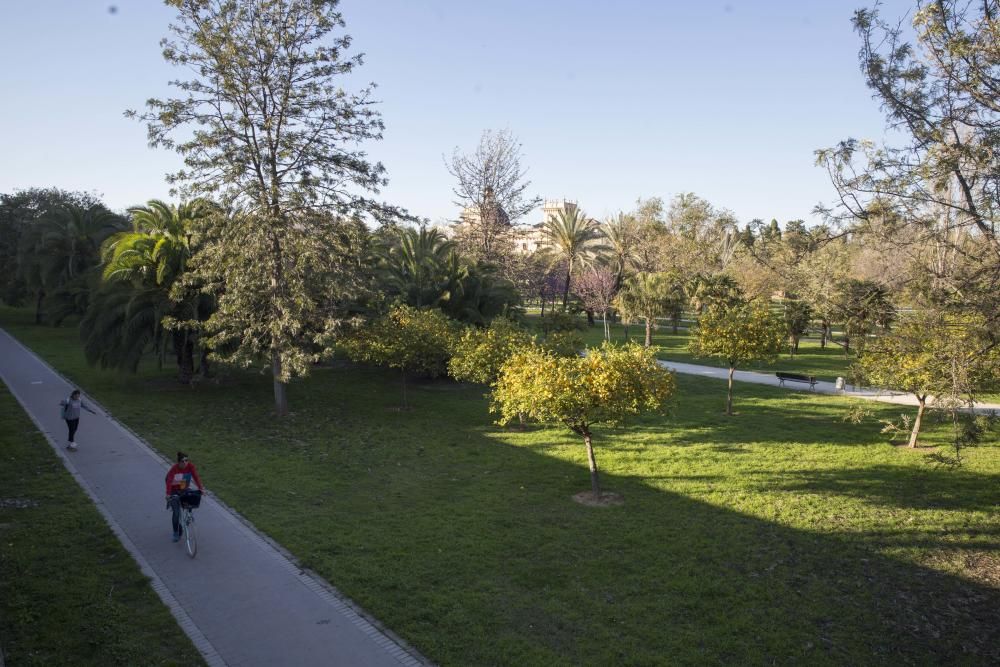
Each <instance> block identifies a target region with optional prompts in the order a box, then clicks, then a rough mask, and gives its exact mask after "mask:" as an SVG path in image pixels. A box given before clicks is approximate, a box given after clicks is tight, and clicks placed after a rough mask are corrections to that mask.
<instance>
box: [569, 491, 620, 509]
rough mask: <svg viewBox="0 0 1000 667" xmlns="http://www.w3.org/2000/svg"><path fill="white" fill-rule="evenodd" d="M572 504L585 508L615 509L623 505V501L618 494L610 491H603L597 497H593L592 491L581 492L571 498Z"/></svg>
mask: <svg viewBox="0 0 1000 667" xmlns="http://www.w3.org/2000/svg"><path fill="white" fill-rule="evenodd" d="M573 502H577V503H580V504H581V505H586V506H587V507H617V506H618V505H624V504H625V499H624V498H622V497H621V495H620V494H618V493H613V492H611V491H605V492H603V493H601V495H599V496H597V495H594V492H593V491H581V492H580V493H577V494H576V495H574V496H573Z"/></svg>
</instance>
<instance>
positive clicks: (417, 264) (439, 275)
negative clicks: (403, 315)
mask: <svg viewBox="0 0 1000 667" xmlns="http://www.w3.org/2000/svg"><path fill="white" fill-rule="evenodd" d="M454 250H455V244H454V243H453V242H452V241H449V240H448V239H447V238H446V237H445V236H444V234H442V233H441V232H440V231H439V230H437V229H434V228H430V229H428V228H427V227H426V226H425V225H421V226H420V228H419V229H413V228H412V227H406V228H403V229H400V230H399V231H398V234H397V235H396V238H394V239H392V240H391V242H390V243H389V244H388V245H387V246H386V247H385V248H383V250H382V253H381V269H382V271H381V273H382V278H383V280H384V282H385V284H386V287H387V288H388V291H389V292H390V293H391V294H394V295H396V296H397V297H399V299H400V300H401V301H402V302H403V303H406V304H408V305H410V306H413V307H415V308H422V307H424V306H433V305H437V302H438V301H439V300H440V299H441V296H442V294H443V293H444V292H445V291H447V283H448V266H449V262H450V260H451V257H452V255H453V254H454Z"/></svg>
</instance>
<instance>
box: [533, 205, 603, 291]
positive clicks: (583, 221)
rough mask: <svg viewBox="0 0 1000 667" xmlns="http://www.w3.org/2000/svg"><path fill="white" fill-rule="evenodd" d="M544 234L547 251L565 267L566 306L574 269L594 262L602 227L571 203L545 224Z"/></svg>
mask: <svg viewBox="0 0 1000 667" xmlns="http://www.w3.org/2000/svg"><path fill="white" fill-rule="evenodd" d="M541 234H542V237H543V238H544V239H545V242H546V247H547V252H549V253H550V254H551V256H552V263H553V264H555V263H562V264H563V265H564V266H565V267H566V282H565V284H564V286H563V300H562V305H563V309H564V310H565V309H566V301H567V299H568V298H569V291H570V286H571V282H572V279H573V272H574V271H575V270H576V269H578V268H581V267H583V266H585V265H586V264H588V263H589V262H591V261H592V260H593V258H594V253H595V252H596V251H597V249H598V248H599V247H600V245H601V240H600V239H601V234H600V227H599V226H598V223H597V221H596V220H594V219H593V218H588V217H587V214H586V213H584V212H583V211H582V210H580V209H579V208H577V207H572V208H570V209H563V210H560V211H559V213H558V214H557V215H555V216H550V217H549V219H548V220H546V221H545V222H544V223H543V224H542V228H541Z"/></svg>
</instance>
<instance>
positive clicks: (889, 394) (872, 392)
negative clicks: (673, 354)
mask: <svg viewBox="0 0 1000 667" xmlns="http://www.w3.org/2000/svg"><path fill="white" fill-rule="evenodd" d="M659 363H660V366H663V367H664V368H667V369H670V370H672V371H675V372H677V373H684V374H685V375H701V376H702V377H711V378H718V379H720V380H725V379H727V378H728V377H729V369H728V368H716V367H714V366H699V365H697V364H683V363H680V362H678V361H660V362H659ZM733 380H736V381H738V382H752V383H754V384H766V385H771V386H772V387H777V386H779V385H778V378H777V376H775V374H774V373H759V372H756V371H739V370H738V371H736V372H735V373H734V374H733ZM847 387H849V388H848V389H844V390H840V389H837V387H836V385H835V384H834V383H833V382H824V381H817V382H816V387H815V391H816V392H817V393H820V394H836V395H839V396H851V397H853V398H863V399H867V400H870V401H881V402H883V403H896V404H899V405H912V406H914V407H916V406H917V398H916V396H914V395H913V394H904V393H902V392H898V391H885V390H877V389H870V388H865V387H854V386H851V385H847ZM785 388H786V389H802V390H804V391H809V385H807V384H804V383H797V382H790V383H786V384H785ZM928 405H933V400H928ZM976 411H977V412H989V411H996V412H1000V404H998V403H976Z"/></svg>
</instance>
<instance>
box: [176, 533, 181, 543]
mask: <svg viewBox="0 0 1000 667" xmlns="http://www.w3.org/2000/svg"><path fill="white" fill-rule="evenodd" d="M179 539H181V534H180V533H176V532H175V533H174V542H176V541H178V540H179Z"/></svg>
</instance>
